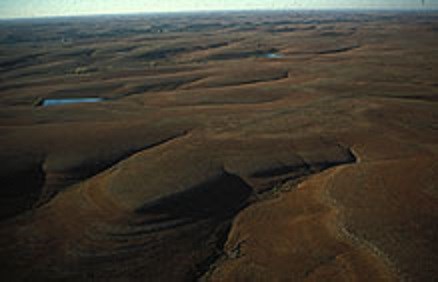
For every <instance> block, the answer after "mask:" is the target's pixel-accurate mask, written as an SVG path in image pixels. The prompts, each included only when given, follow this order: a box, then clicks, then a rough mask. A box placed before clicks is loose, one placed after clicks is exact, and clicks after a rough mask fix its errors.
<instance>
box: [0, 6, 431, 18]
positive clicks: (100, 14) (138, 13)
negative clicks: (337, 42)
mask: <svg viewBox="0 0 438 282" xmlns="http://www.w3.org/2000/svg"><path fill="white" fill-rule="evenodd" d="M336 11H338V12H343V11H344V12H422V13H428V12H437V11H438V8H428V9H424V8H421V7H419V8H398V9H394V8H314V9H311V8H294V9H217V10H186V11H184V10H181V11H152V12H147V11H142V12H122V13H111V12H109V13H83V14H73V15H42V16H30V17H26V16H23V17H22V16H17V17H14V16H12V17H1V16H0V21H8V20H34V19H35V20H38V19H56V18H82V17H99V16H130V15H169V14H171V15H177V14H209V13H210V14H211V13H224V12H227V13H230V12H336Z"/></svg>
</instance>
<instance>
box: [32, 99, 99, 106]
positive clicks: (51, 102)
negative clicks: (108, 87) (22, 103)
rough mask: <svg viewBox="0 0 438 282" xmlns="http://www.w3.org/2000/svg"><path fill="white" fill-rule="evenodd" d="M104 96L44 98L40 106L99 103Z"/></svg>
mask: <svg viewBox="0 0 438 282" xmlns="http://www.w3.org/2000/svg"><path fill="white" fill-rule="evenodd" d="M102 101H103V99H102V98H62V99H44V100H42V101H41V103H40V106H43V107H49V106H58V105H66V104H77V103H97V102H102Z"/></svg>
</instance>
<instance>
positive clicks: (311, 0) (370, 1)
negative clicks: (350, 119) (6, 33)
mask: <svg viewBox="0 0 438 282" xmlns="http://www.w3.org/2000/svg"><path fill="white" fill-rule="evenodd" d="M422 2H423V0H241V1H239V0H215V1H213V0H0V18H32V17H47V16H76V15H87V14H124V13H154V12H179V11H210V10H258V9H262V10H267V9H269V10H272V9H274V10H282V9H311V10H313V9H397V10H398V9H423V10H429V9H438V0H424V2H425V3H424V5H423V4H422Z"/></svg>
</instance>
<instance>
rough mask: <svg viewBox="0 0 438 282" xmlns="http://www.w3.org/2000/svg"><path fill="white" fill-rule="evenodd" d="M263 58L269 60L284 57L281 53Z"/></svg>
mask: <svg viewBox="0 0 438 282" xmlns="http://www.w3.org/2000/svg"><path fill="white" fill-rule="evenodd" d="M263 57H264V58H267V59H280V58H283V55H282V54H279V53H268V54H265V55H264V56H263Z"/></svg>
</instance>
